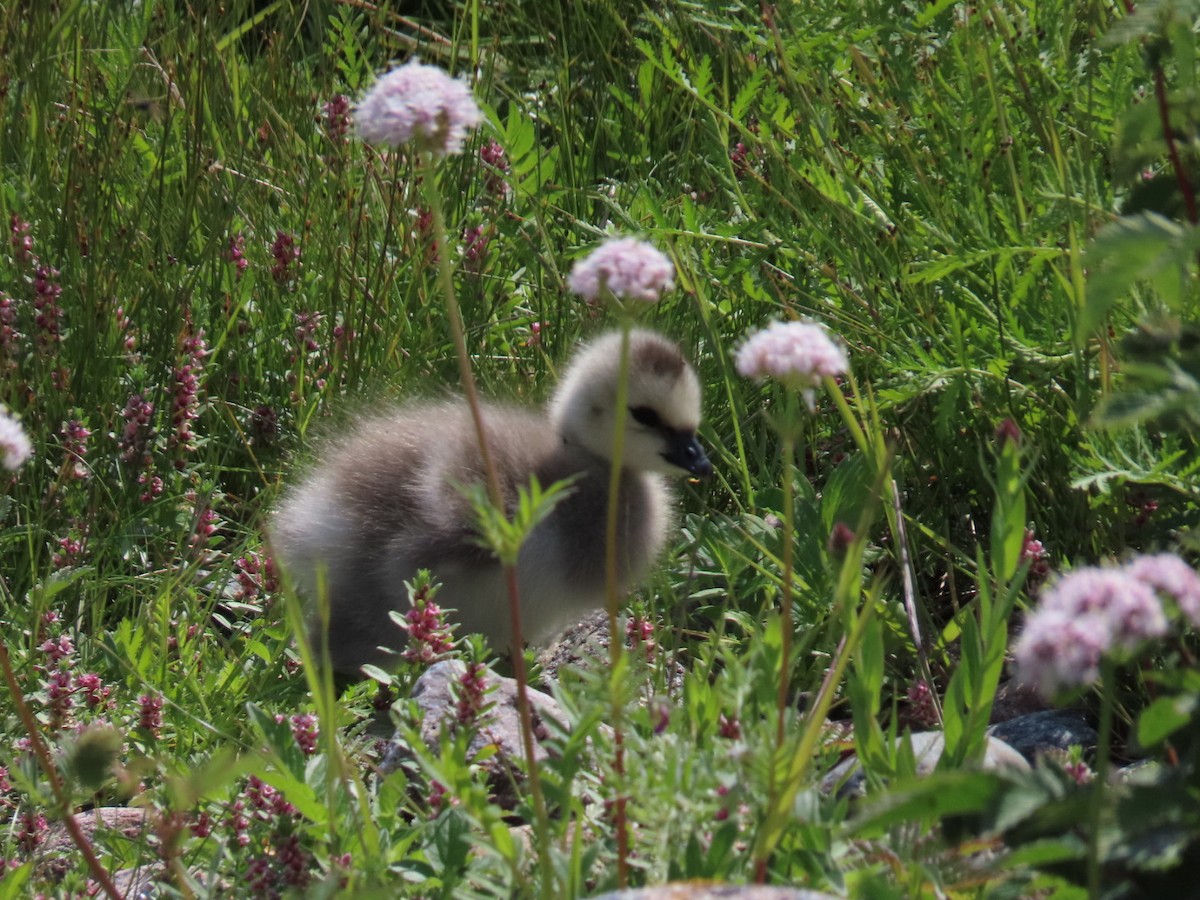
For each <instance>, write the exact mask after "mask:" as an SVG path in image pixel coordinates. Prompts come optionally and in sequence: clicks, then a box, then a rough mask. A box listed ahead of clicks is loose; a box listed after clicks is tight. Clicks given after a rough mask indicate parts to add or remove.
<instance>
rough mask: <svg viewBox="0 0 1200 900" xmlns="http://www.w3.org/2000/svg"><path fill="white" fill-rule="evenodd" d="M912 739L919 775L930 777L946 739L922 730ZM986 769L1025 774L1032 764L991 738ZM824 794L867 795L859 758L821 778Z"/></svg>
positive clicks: (988, 742) (986, 758)
mask: <svg viewBox="0 0 1200 900" xmlns="http://www.w3.org/2000/svg"><path fill="white" fill-rule="evenodd" d="M909 737H910V739H911V741H912V749H913V756H914V757H915V758H916V761H917V774H918V775H929V774H930V773H931V772H933V770H934V769H935V768H936V767H937V764H938V760H939V759H941V757H942V751H943V750H945V748H946V740H945V736H944V735H943V734H942V732H940V731H918V732H916V733H914V734H911V735H909ZM897 740H902V738H899V739H897ZM982 768H983V769H986V770H989V771H998V770H1004V769H1008V770H1016V771H1024V770H1028V769H1029V763H1028V762H1027V761H1026V759H1025V757H1024V756H1022V755H1021V754H1020V753H1018V752H1017V751H1016V750H1014V749H1013V748H1012V747H1010V746H1008V744H1006V743H1004V741H1002V740H1000V739H998V738H995V737H990V736H989V737H988V739H987V746H986V749H985V750H984V753H983V763H982ZM821 791H822V793H826V794H830V793H833V792H834V791H837V795H838V797H864V796H866V793H867V784H866V776H865V775H864V774H863V772H862V768H861V767H860V766H859V764H858V756H857V755H855V754H851V755H850V756H848V757H846V758H845V759H843V760H842V761H841V762H840V763H838V764H837V765H836V766H834V767H833V768H832V769H831V770H830V771H829V772H828V773H827V774H826V775H825V777H824V778H822V779H821Z"/></svg>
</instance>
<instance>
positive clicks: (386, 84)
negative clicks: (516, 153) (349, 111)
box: [354, 61, 483, 156]
mask: <svg viewBox="0 0 1200 900" xmlns="http://www.w3.org/2000/svg"><path fill="white" fill-rule="evenodd" d="M354 119H355V124H356V126H357V128H358V135H359V137H361V138H362V139H363V140H364V141H366V142H367V143H368V144H384V145H387V146H391V147H398V146H400V145H401V144H406V143H408V142H409V141H416V143H417V146H418V148H419V149H421V150H427V151H429V152H430V153H433V154H434V155H435V156H447V155H450V154H457V153H461V152H462V148H463V144H464V143H465V142H466V139H467V133H468V132H469V131H470V130H471V129H472V128H474V127H475V126H476V125H478V124H479V123H480V122H481V121H482V120H483V114H482V113H481V112H480V111H479V107H478V106H477V105H476V103H475V98H474V97H472V96H471V89H470V88H469V87H468V86H467V85H466V83H464V82H462V81H459V80H457V79H454V78H451V77H450V76H449V75H447V74H446V73H445V72H444V71H442V70H441V69H439V68H437V67H436V66H426V65H423V64H421V63H419V62H416V61H413V62H409V63H406V64H405V65H403V66H400V67H399V68H397V69H393V70H392V71H390V72H388V73H387V74H386V75H384V76H382V77H381V78H379V79H378V80H377V81H376V82H375V84H374V86H372V88H371V89H370V91H368V92H367V95H366V96H365V97H363V99H362V101H361V102H360V103H359V104H358V109H357V110H356V111H355V115H354Z"/></svg>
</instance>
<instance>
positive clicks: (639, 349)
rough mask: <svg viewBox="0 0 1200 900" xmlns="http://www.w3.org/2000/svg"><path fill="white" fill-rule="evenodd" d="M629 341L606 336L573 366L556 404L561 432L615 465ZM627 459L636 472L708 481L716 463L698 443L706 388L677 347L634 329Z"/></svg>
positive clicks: (586, 348) (553, 409) (554, 409)
mask: <svg viewBox="0 0 1200 900" xmlns="http://www.w3.org/2000/svg"><path fill="white" fill-rule="evenodd" d="M620 357H621V335H620V333H618V332H613V333H610V334H605V335H602V336H601V337H599V338H597V339H596V340H594V341H592V342H591V343H589V344H587V345H585V346H584V347H583V348H582V349H581V350H580V351H579V353H578V354H577V355H576V356H575V358H574V359H573V360H571V363H570V366H569V367H568V369H567V373H566V375H565V376H564V377H563V379H562V381H560V382H559V385H558V389H557V390H556V391H555V393H554V398H553V400H552V401H551V404H550V414H551V417H552V418H553V420H554V426H555V428H556V429H557V430H558V433H559V434H561V435H562V437H563V440H564V441H565V442H566V443H568V444H575V445H578V446H581V447H584V448H585V449H587V450H588V451H590V452H592V453H594V454H595V455H596V456H599V457H601V458H602V459H607V460H611V459H612V443H613V428H614V427H615V425H616V421H617V414H618V410H617V408H616V407H617V376H618V368H619V366H620ZM619 412H620V414H621V415H623V416H624V417H625V448H624V452H623V454H622V461H623V463H624V465H625V466H627V467H629V468H631V469H639V470H642V471H647V472H662V473H664V474H667V475H682V474H685V473H686V474H691V475H695V476H697V477H700V478H706V477H708V476H709V475H711V474H712V464H711V463H710V462H709V461H708V457H707V456H706V455H705V453H704V448H703V447H701V446H700V442H699V441H698V440H697V439H696V428H697V427H698V426H699V425H700V382H699V380H698V379H697V378H696V373H695V372H694V371H693V370H692V367H691V366H690V365H688V362H687V360H686V359H684V358H683V354H681V353H680V352H679V348H678V347H676V346H675V345H674V344H673V343H671V341H669V340H667V339H666V338H664V337H662V336H661V335H658V334H655V333H654V332H652V331H645V330H642V329H634V330H633V332H632V333H631V334H630V339H629V395H628V398H627V402H626V404H625V409H623V410H620V411H619Z"/></svg>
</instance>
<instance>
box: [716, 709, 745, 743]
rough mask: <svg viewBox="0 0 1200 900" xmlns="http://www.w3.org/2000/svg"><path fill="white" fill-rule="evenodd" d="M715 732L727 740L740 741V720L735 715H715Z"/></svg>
mask: <svg viewBox="0 0 1200 900" xmlns="http://www.w3.org/2000/svg"><path fill="white" fill-rule="evenodd" d="M717 734H718V735H719V736H720V737H723V738H725V740H727V741H740V740H741V739H742V723H741V720H740V719H738V717H737V716H727V715H725V713H721V715H719V716H718V717H717Z"/></svg>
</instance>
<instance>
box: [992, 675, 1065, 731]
mask: <svg viewBox="0 0 1200 900" xmlns="http://www.w3.org/2000/svg"><path fill="white" fill-rule="evenodd" d="M1052 708H1053V707H1052V706H1051V705H1050V703H1049V702H1048V701H1046V700H1045V698H1043V697H1042V695H1041V694H1039V693H1038V692H1037V691H1036V690H1035V689H1034V688H1032V687H1030V686H1029V685H1027V684H1022V683H1021V682H1019V681H1017V680H1016V679H1015V678H1010V679H1009V680H1008V681H1006V682H1004V683H1003V684H1001V685H1000V686H999V687H998V688H996V696H995V697H994V698H993V699H992V715H991V724H992V725H996V724H998V723H1000V722H1007V721H1008V720H1009V719H1015V718H1017V716H1027V715H1029V714H1030V713H1033V712H1041V711H1042V710H1045V709H1052Z"/></svg>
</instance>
